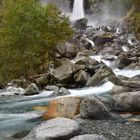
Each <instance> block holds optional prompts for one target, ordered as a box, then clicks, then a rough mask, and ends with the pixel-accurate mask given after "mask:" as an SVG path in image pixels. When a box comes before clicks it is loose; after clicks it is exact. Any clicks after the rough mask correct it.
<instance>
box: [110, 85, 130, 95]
mask: <svg viewBox="0 0 140 140" xmlns="http://www.w3.org/2000/svg"><path fill="white" fill-rule="evenodd" d="M131 91H132V89H131V88H129V87H125V86H119V85H115V86H114V87H113V89H112V91H111V94H112V95H115V94H120V93H123V92H131Z"/></svg>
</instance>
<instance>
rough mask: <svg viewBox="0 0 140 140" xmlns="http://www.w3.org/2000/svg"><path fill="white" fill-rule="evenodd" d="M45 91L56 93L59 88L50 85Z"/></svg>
mask: <svg viewBox="0 0 140 140" xmlns="http://www.w3.org/2000/svg"><path fill="white" fill-rule="evenodd" d="M45 90H47V91H55V90H59V87H58V86H54V85H48V86H46V87H45Z"/></svg>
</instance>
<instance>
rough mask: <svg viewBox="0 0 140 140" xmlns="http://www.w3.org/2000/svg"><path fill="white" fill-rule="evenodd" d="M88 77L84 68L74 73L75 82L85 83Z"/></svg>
mask: <svg viewBox="0 0 140 140" xmlns="http://www.w3.org/2000/svg"><path fill="white" fill-rule="evenodd" d="M88 78H89V76H88V74H87V73H86V72H85V71H83V70H80V71H79V72H78V73H76V74H75V75H74V80H75V82H76V83H79V84H85V83H86V82H87V80H88Z"/></svg>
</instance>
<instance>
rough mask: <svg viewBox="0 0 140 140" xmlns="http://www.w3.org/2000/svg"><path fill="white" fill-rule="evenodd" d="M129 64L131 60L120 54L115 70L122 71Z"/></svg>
mask: <svg viewBox="0 0 140 140" xmlns="http://www.w3.org/2000/svg"><path fill="white" fill-rule="evenodd" d="M131 63H132V61H131V59H129V58H128V57H127V56H126V55H125V54H121V55H120V56H118V59H117V62H116V65H117V68H119V69H123V68H125V67H126V66H128V65H130V64H131Z"/></svg>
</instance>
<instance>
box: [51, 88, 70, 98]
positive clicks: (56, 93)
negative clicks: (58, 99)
mask: <svg viewBox="0 0 140 140" xmlns="http://www.w3.org/2000/svg"><path fill="white" fill-rule="evenodd" d="M70 94H71V92H70V91H69V90H67V89H66V88H64V87H62V88H60V90H59V89H56V90H54V91H53V93H52V94H51V96H65V95H70Z"/></svg>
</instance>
